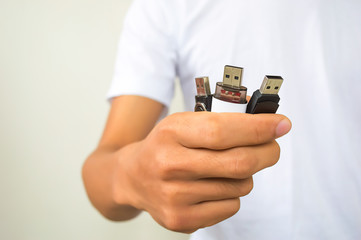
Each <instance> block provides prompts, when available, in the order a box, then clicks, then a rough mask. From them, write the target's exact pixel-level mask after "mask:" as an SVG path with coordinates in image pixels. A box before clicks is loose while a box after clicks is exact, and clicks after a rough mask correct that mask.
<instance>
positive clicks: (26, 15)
mask: <svg viewBox="0 0 361 240" xmlns="http://www.w3.org/2000/svg"><path fill="white" fill-rule="evenodd" d="M130 2H131V1H130V0H105V1H94V0H62V1H46V0H31V1H30V0H0V194H1V195H0V239H9V240H13V239H14V240H18V239H19V240H20V239H21V240H23V239H25V240H28V239H34V240H35V239H36V240H42V239H52V240H56V239H62V240H63V239H77V240H78V239H87V240H92V239H132V240H137V239H149V240H151V239H157V240H159V239H174V240H177V239H188V236H187V235H183V234H176V233H173V232H169V231H167V230H164V229H163V228H161V227H160V226H158V225H157V224H156V223H155V222H154V221H153V220H152V219H151V217H149V215H147V214H143V215H142V216H141V217H139V218H137V219H136V220H134V221H130V222H127V223H112V222H109V221H107V220H105V219H104V218H102V217H101V216H100V215H99V214H98V213H97V212H96V211H95V210H94V209H93V208H92V206H91V205H90V203H89V201H88V200H87V197H86V195H85V192H84V189H83V185H82V182H81V175H80V171H81V165H82V163H83V161H84V159H85V158H86V156H87V155H88V154H89V153H90V151H91V150H92V149H93V148H94V147H95V146H96V144H97V141H98V139H99V137H100V134H101V131H102V128H103V126H104V122H105V119H106V115H107V111H108V109H109V106H108V104H107V102H106V101H105V94H106V91H107V89H108V86H109V83H110V80H111V77H112V73H113V65H114V58H115V52H116V45H117V40H118V38H119V34H120V31H121V26H122V21H123V17H124V14H125V13H126V10H127V8H128V6H129V4H130ZM181 110H182V101H181V97H180V90H179V88H178V89H177V90H176V100H175V101H174V102H173V105H172V109H171V111H172V112H175V111H181Z"/></svg>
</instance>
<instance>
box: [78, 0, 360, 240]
mask: <svg viewBox="0 0 361 240" xmlns="http://www.w3.org/2000/svg"><path fill="white" fill-rule="evenodd" d="M360 10H361V3H360V2H359V1H356V0H355V1H352V0H350V1H336V0H335V1H325V0H319V1H311V0H307V1H298V2H294V1H292V2H291V1H284V0H274V1H266V0H258V1H246V0H244V1H236V0H226V1H211V0H201V1H191V0H173V1H169V0H136V1H135V2H134V3H133V5H132V7H131V9H130V10H129V14H128V17H127V19H126V21H125V26H124V32H123V35H122V38H121V41H120V47H119V53H118V60H117V64H116V73H115V76H114V80H113V84H112V86H111V89H110V92H109V98H111V99H112V107H111V111H110V114H109V118H108V122H107V125H106V128H105V130H104V134H103V137H102V139H101V141H100V143H99V146H98V148H97V149H96V150H95V151H94V152H93V154H92V155H91V156H90V157H89V158H88V159H87V161H86V163H85V165H84V169H83V178H84V182H85V186H86V188H87V191H88V194H89V197H90V200H91V201H92V203H93V204H94V206H95V207H96V208H97V209H98V210H99V211H100V212H101V213H102V214H103V215H104V216H106V217H107V218H109V219H113V220H119V221H121V220H126V219H130V218H133V217H135V216H136V215H137V214H139V212H140V211H141V210H145V211H148V212H149V213H150V214H151V215H152V217H153V218H154V219H155V220H156V221H157V222H158V223H159V224H161V225H162V226H164V227H166V228H168V229H171V230H174V231H180V232H194V231H196V230H197V229H200V228H204V227H208V226H212V225H214V224H216V223H218V224H216V225H214V226H212V227H209V228H205V229H202V230H199V231H197V232H195V233H194V235H193V238H194V239H207V240H209V239H238V238H240V239H358V238H360V237H361V230H360V227H359V226H360V225H361V191H360V189H361V175H360V174H359V171H360V169H361V166H360V157H361V150H360V147H359V146H360V143H361V136H360V135H361V134H360V133H361V127H360V124H359V122H360V121H361V110H360V107H357V105H355V104H356V103H357V102H358V101H359V100H358V95H359V93H360V91H361V89H360V81H359V80H358V79H359V76H360V75H361V68H360V66H361V44H360V43H361V28H360V27H359V24H360V22H361V15H360V14H359V11H360ZM226 64H230V65H236V66H237V65H238V66H243V67H245V76H244V85H245V86H247V87H248V89H249V90H250V91H251V92H252V91H254V90H256V89H258V88H259V86H260V83H261V81H262V78H263V76H264V75H265V74H275V75H282V76H283V78H284V79H285V82H284V85H283V86H282V90H281V92H280V95H281V98H282V100H281V107H280V109H279V112H280V113H283V114H285V115H287V116H289V117H290V118H291V119H292V121H293V125H294V129H293V131H292V134H291V135H290V136H287V137H286V139H285V141H282V140H281V141H282V142H281V146H282V157H281V161H280V162H279V163H278V164H277V165H275V166H274V167H272V168H268V169H266V170H263V171H261V170H262V169H264V168H267V167H269V166H272V165H273V164H275V163H276V162H277V160H278V158H279V153H280V148H279V146H278V144H277V143H276V141H275V139H276V138H278V137H280V136H282V135H284V134H286V133H287V132H288V131H289V130H290V128H291V124H290V121H289V120H288V119H287V118H286V117H285V116H283V115H276V114H268V115H265V114H260V115H249V114H241V113H228V114H225V113H223V114H219V113H192V112H187V113H179V114H175V115H172V116H169V117H166V118H165V119H164V120H162V121H161V122H159V124H157V125H155V124H156V122H157V120H158V118H159V117H160V116H164V114H165V113H166V110H167V107H168V105H169V103H170V101H171V98H172V93H173V82H174V78H175V77H176V76H178V77H179V78H180V81H181V86H182V90H183V92H184V95H185V97H184V99H185V105H186V108H187V110H192V108H193V106H194V95H195V86H194V77H196V76H202V75H206V76H209V77H210V80H211V86H212V87H213V86H215V82H217V81H221V80H220V78H221V76H222V70H223V66H224V65H226ZM251 92H250V93H251ZM154 126H155V127H154ZM255 173H257V174H256V175H254V174H255ZM253 181H254V189H253V191H252V192H251V193H250V194H249V195H248V196H245V195H247V194H248V193H249V192H250V191H251V189H252V187H253ZM243 196H245V197H243ZM239 197H242V198H241V208H240V210H239V207H240V200H239ZM238 210H239V211H238ZM237 212H238V213H237ZM235 213H237V214H236V215H234V214H235ZM232 215H234V216H233V217H232V218H229V217H231V216H232ZM225 219H227V220H225ZM223 220H225V221H223Z"/></svg>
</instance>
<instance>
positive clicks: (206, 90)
mask: <svg viewBox="0 0 361 240" xmlns="http://www.w3.org/2000/svg"><path fill="white" fill-rule="evenodd" d="M196 85H197V95H198V96H210V95H211V88H210V85H209V78H208V77H198V78H196Z"/></svg>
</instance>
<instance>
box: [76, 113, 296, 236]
mask: <svg viewBox="0 0 361 240" xmlns="http://www.w3.org/2000/svg"><path fill="white" fill-rule="evenodd" d="M132 129H134V128H132ZM290 129H291V122H290V121H289V120H288V119H287V118H286V117H285V116H282V115H278V114H257V115H251V114H242V113H209V112H197V113H194V112H184V113H177V114H173V115H171V116H168V117H166V118H165V119H163V120H162V121H161V122H159V123H158V124H157V125H156V126H155V127H154V128H153V129H152V130H151V131H150V132H149V134H147V135H146V136H145V137H144V138H142V139H141V140H138V141H132V143H128V144H124V145H123V146H120V147H119V148H116V147H114V148H113V150H112V151H109V152H108V156H109V157H108V159H109V162H110V163H111V164H109V167H108V168H107V167H100V168H99V169H103V171H105V173H106V172H107V171H109V174H108V175H110V176H111V177H110V178H109V180H108V181H106V184H105V185H104V186H103V188H104V187H105V188H108V189H110V190H106V189H105V190H104V189H103V190H102V191H103V193H104V195H105V196H108V197H104V199H103V200H99V197H94V194H95V193H96V192H98V194H99V193H100V190H99V188H100V187H101V186H100V187H98V190H89V189H88V188H92V187H87V190H88V194H89V197H90V199H91V200H92V202H93V204H94V205H95V206H96V207H97V205H102V206H105V205H112V206H113V207H110V208H109V207H107V208H108V209H113V210H108V211H102V210H101V208H102V207H98V209H99V210H100V211H101V212H102V213H103V214H104V215H105V216H108V218H110V219H113V220H124V219H125V218H124V216H125V215H127V216H128V217H127V218H131V217H134V216H136V215H137V214H138V213H139V211H140V210H144V211H147V212H148V213H149V214H150V215H151V216H152V217H153V218H154V219H155V220H156V221H157V222H158V223H159V224H160V225H162V226H163V227H165V228H167V229H169V230H172V231H177V232H184V233H191V232H194V231H196V230H197V229H199V228H204V227H207V226H211V225H214V224H216V223H218V222H220V221H223V220H225V219H227V218H229V217H231V216H233V215H234V214H235V213H236V212H237V211H238V210H239V208H240V199H239V197H242V196H245V195H247V194H248V193H249V192H250V191H251V190H252V188H253V181H252V176H253V174H255V173H256V172H258V171H260V170H262V169H264V168H267V167H270V166H272V165H274V164H275V163H277V161H278V159H279V155H280V148H279V145H278V144H277V142H276V141H275V139H276V138H278V137H280V136H283V135H284V134H286V133H287V132H288V131H289V130H290ZM107 145H108V146H109V144H107ZM103 149H104V147H103ZM101 156H105V154H103V155H102V154H99V153H98V157H97V158H98V159H99V158H100V157H101ZM103 158H105V157H103ZM98 162H99V160H98ZM106 169H108V170H106ZM89 171H90V170H88V172H89ZM85 175H87V174H85ZM93 175H94V174H93ZM100 175H101V174H100ZM104 175H105V174H104ZM83 177H84V169H83ZM86 178H87V177H85V178H84V181H85V185H86V186H87V182H88V183H89V180H88V181H87V180H86ZM88 178H89V177H88ZM90 178H91V176H90ZM94 181H95V180H94V177H93V180H92V181H91V182H93V183H94ZM88 185H89V184H88ZM90 192H93V193H90ZM92 196H93V197H92ZM97 199H98V200H97ZM105 199H108V200H105ZM97 202H98V204H97ZM106 202H108V203H106ZM103 209H104V207H103ZM106 212H108V214H107V213H106ZM117 212H118V215H117V214H115V213H117Z"/></svg>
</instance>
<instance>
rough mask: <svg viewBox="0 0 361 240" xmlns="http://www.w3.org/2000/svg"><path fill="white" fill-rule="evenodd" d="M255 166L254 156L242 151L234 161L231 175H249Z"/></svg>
mask: <svg viewBox="0 0 361 240" xmlns="http://www.w3.org/2000/svg"><path fill="white" fill-rule="evenodd" d="M255 167H256V161H255V160H254V156H252V155H251V154H249V153H248V152H247V151H243V152H242V154H241V156H240V157H239V159H237V160H236V161H234V167H233V175H234V176H238V177H249V176H251V175H252V174H253V171H254V169H255Z"/></svg>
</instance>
